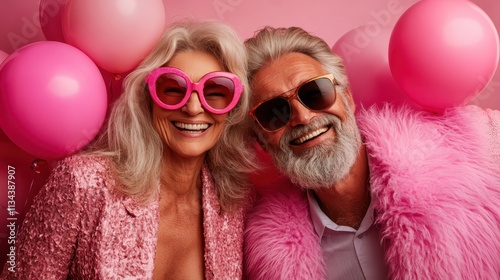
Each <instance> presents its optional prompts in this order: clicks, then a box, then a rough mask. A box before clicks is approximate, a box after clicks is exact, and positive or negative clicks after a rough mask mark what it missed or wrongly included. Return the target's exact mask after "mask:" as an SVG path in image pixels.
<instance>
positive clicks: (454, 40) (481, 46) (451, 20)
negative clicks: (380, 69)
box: [389, 0, 499, 112]
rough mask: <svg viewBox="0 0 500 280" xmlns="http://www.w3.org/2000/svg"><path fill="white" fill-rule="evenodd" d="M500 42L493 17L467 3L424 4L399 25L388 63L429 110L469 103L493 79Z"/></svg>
mask: <svg viewBox="0 0 500 280" xmlns="http://www.w3.org/2000/svg"><path fill="white" fill-rule="evenodd" d="M498 59H499V38H498V33H497V31H496V28H495V26H494V25H493V22H492V21H491V19H490V18H489V17H488V16H487V15H486V13H484V12H483V11H482V10H481V9H480V8H479V7H477V6H476V5H475V4H473V3H472V2H469V1H466V0H440V1H436V0H422V1H420V2H417V3H416V4H415V5H413V6H411V7H410V8H409V9H408V10H407V11H406V12H405V13H403V15H402V16H401V17H400V19H399V20H398V22H397V23H396V25H395V27H394V30H393V32H392V35H391V39H390V43H389V65H390V69H391V72H392V74H393V76H394V79H395V80H396V82H397V84H398V85H399V86H400V87H401V88H402V89H403V90H404V92H405V93H406V94H408V96H409V97H410V98H411V99H412V100H413V101H415V102H416V103H417V104H418V105H420V106H421V107H422V108H423V109H426V110H429V111H437V112H439V111H441V110H443V109H445V108H447V107H453V106H460V105H463V104H466V103H467V102H469V101H470V100H472V99H473V98H474V97H475V96H476V95H478V94H479V93H480V92H481V91H482V90H483V89H484V88H485V87H486V85H487V84H488V82H489V81H490V80H491V78H492V76H493V74H494V73H495V70H496V68H497V65H498Z"/></svg>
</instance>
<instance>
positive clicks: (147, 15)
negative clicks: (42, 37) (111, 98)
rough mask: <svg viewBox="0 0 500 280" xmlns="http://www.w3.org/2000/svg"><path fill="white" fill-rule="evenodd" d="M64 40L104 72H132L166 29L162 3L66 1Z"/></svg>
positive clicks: (155, 0) (143, 0)
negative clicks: (83, 53)
mask: <svg viewBox="0 0 500 280" xmlns="http://www.w3.org/2000/svg"><path fill="white" fill-rule="evenodd" d="M61 23H62V30H63V34H64V38H65V40H66V42H67V43H68V44H71V45H73V46H75V47H77V48H79V49H80V50H82V51H84V52H85V53H86V54H87V55H88V56H89V57H90V58H92V59H93V60H94V62H95V63H96V64H97V65H98V66H99V67H101V68H103V69H104V70H106V71H108V72H110V73H115V74H120V73H125V72H127V71H129V70H132V69H133V68H134V67H135V66H137V65H138V64H139V63H140V61H141V60H142V59H143V58H144V57H146V55H147V54H148V53H149V52H150V51H151V50H152V49H153V47H154V46H155V45H156V43H157V42H158V40H159V38H160V37H161V35H162V33H163V30H164V28H165V11H164V6H163V1H161V0H67V2H66V5H65V6H64V9H63V12H62V18H61Z"/></svg>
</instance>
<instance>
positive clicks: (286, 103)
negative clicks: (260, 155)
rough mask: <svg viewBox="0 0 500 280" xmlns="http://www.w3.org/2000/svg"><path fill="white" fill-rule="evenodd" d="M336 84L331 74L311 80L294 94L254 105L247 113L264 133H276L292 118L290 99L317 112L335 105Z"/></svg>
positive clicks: (300, 86) (299, 87) (296, 89)
mask: <svg viewBox="0 0 500 280" xmlns="http://www.w3.org/2000/svg"><path fill="white" fill-rule="evenodd" d="M336 85H337V82H336V81H335V79H334V78H333V75H332V74H326V75H322V76H319V77H316V78H312V79H310V80H308V81H305V82H304V83H302V84H300V85H299V86H298V87H296V88H295V92H294V93H293V94H292V95H291V96H289V97H285V96H284V95H285V94H286V92H285V93H283V94H281V95H279V96H277V97H273V98H271V99H267V100H264V101H262V102H260V103H259V104H257V105H255V106H254V107H253V108H252V109H251V110H250V112H249V114H250V116H252V117H253V118H254V119H255V120H256V121H257V123H258V124H259V125H260V126H261V127H262V128H263V129H264V130H266V131H270V132H273V131H277V130H279V129H281V128H283V127H284V126H285V125H286V124H287V123H288V122H289V121H290V119H291V117H292V113H291V112H292V110H291V105H290V99H292V98H297V100H299V101H300V103H302V105H304V106H305V107H306V108H309V109H310V110H314V111H318V110H323V109H326V108H328V107H330V106H332V105H333V103H335V100H336V98H337V92H336V90H335V86H336Z"/></svg>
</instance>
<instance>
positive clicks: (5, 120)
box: [0, 41, 107, 159]
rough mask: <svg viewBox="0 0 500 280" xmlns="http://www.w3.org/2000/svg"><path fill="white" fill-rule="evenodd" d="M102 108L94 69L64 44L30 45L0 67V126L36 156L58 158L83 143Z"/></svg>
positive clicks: (103, 103) (99, 120) (100, 118)
mask: <svg viewBox="0 0 500 280" xmlns="http://www.w3.org/2000/svg"><path fill="white" fill-rule="evenodd" d="M106 106H107V94H106V87H105V85H104V81H103V79H102V76H101V74H100V72H99V69H98V68H97V66H96V65H95V64H94V63H93V62H92V60H91V59H90V58H89V57H88V56H86V55H85V54H84V53H83V52H81V51H80V50H78V49H76V48H74V47H72V46H70V45H68V44H65V43H61V42H55V41H41V42H35V43H31V44H29V45H27V46H25V47H22V48H20V49H18V50H17V51H16V52H14V53H13V54H12V55H10V56H9V57H8V58H7V59H6V60H5V61H4V63H3V64H2V68H1V69H0V126H1V127H2V129H3V130H4V132H5V134H6V135H7V136H8V137H9V138H10V139H11V140H12V141H13V142H14V143H15V144H16V145H18V146H19V147H20V148H22V149H23V150H25V151H27V152H28V153H30V154H32V155H34V156H36V157H39V158H42V159H59V158H62V157H64V156H67V155H69V154H71V153H74V152H76V151H77V150H79V149H81V148H82V147H84V146H85V145H87V144H88V143H89V142H90V141H91V140H92V139H93V138H94V137H95V135H96V134H97V133H98V131H99V129H100V127H101V126H102V123H103V121H104V118H105V115H106Z"/></svg>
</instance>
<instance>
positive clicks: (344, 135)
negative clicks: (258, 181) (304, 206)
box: [267, 110, 361, 190]
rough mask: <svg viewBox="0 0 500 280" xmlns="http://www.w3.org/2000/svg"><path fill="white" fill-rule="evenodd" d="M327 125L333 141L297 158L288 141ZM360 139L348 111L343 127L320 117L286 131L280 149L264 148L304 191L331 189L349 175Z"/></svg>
mask: <svg viewBox="0 0 500 280" xmlns="http://www.w3.org/2000/svg"><path fill="white" fill-rule="evenodd" d="M325 125H330V126H332V128H333V129H334V130H335V139H328V140H326V141H324V142H323V143H321V144H319V145H316V146H315V147H313V148H311V149H309V150H308V151H306V152H304V153H302V154H300V155H296V154H295V153H294V152H293V151H292V149H291V148H290V141H292V140H293V139H295V138H297V137H299V136H301V135H303V134H304V133H306V132H308V131H312V130H314V129H317V128H319V127H322V126H325ZM360 145H361V135H360V133H359V130H358V126H357V124H356V121H355V119H354V114H353V113H352V112H351V111H350V110H349V111H348V112H347V118H346V120H345V122H344V123H341V121H340V119H339V118H338V117H336V116H333V115H321V116H318V117H317V118H316V120H315V121H314V122H312V123H311V124H309V125H308V126H307V127H306V126H301V127H297V128H294V129H293V130H291V131H288V132H287V133H285V134H284V135H283V137H282V138H281V141H280V149H278V148H275V147H271V146H270V145H267V148H268V151H269V153H270V154H271V156H272V158H273V160H274V163H275V164H276V166H277V167H278V169H280V170H281V172H283V173H284V174H285V175H287V176H288V177H289V178H290V180H291V181H292V182H293V183H295V184H297V185H299V186H300V187H302V188H304V189H313V190H314V189H315V190H318V189H322V188H330V187H331V186H333V185H334V184H335V183H337V182H339V181H340V180H342V179H343V178H345V176H346V175H347V174H348V173H349V171H350V170H351V168H352V166H353V165H354V162H355V161H356V158H357V155H358V153H359V149H360Z"/></svg>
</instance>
